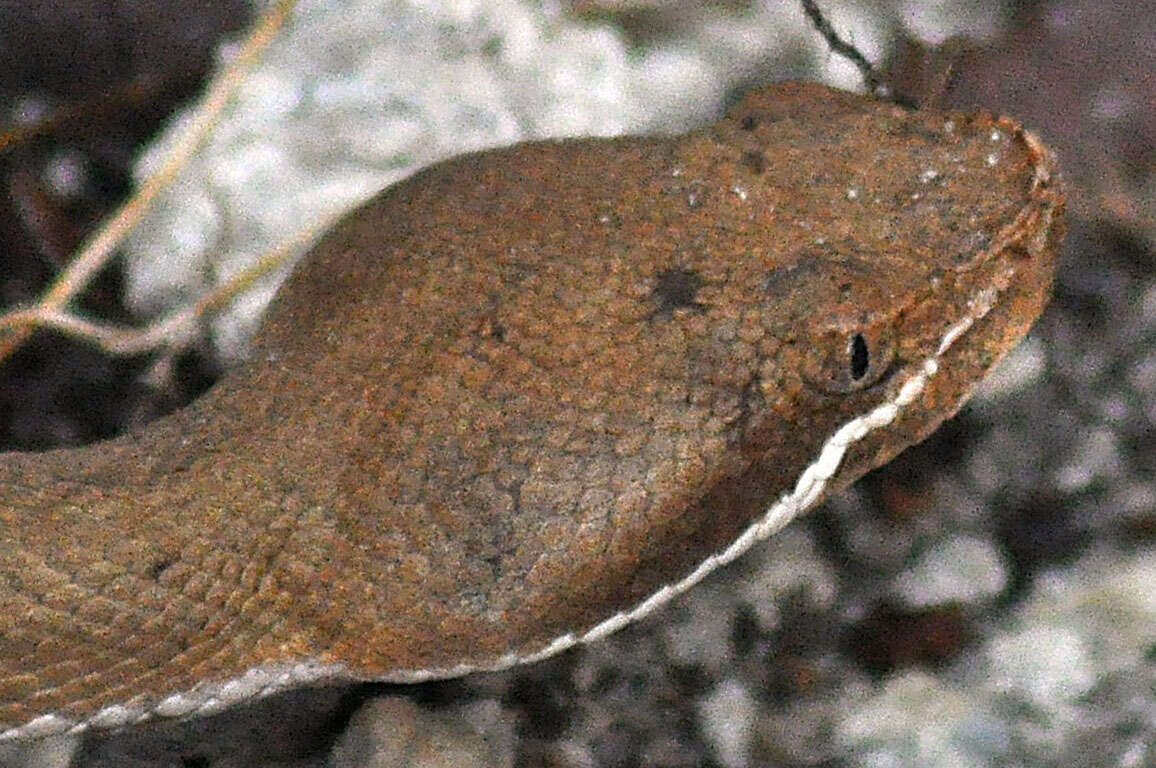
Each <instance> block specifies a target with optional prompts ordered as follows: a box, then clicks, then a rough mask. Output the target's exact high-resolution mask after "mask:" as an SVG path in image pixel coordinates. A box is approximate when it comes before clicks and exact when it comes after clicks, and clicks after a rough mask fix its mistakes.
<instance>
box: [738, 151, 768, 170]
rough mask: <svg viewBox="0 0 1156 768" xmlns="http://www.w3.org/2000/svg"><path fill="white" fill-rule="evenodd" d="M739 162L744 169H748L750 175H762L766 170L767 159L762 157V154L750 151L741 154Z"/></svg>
mask: <svg viewBox="0 0 1156 768" xmlns="http://www.w3.org/2000/svg"><path fill="white" fill-rule="evenodd" d="M739 162H740V163H741V164H742V165H743V167H744V168H746V169H748V170H749V171H750V172H751V173H754V174H760V173H762V172H763V169H764V168H766V165H767V159H766V158H765V157H764V156H763V153H762V152H756V151H754V150H750V149H748V150H747V151H745V152H743V155H742V157H741V158H739Z"/></svg>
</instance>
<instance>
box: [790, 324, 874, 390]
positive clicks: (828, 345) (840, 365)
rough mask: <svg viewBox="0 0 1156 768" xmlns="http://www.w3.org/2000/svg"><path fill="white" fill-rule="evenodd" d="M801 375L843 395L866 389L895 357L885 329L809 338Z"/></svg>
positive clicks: (827, 334)
mask: <svg viewBox="0 0 1156 768" xmlns="http://www.w3.org/2000/svg"><path fill="white" fill-rule="evenodd" d="M811 344H812V348H811V354H810V355H809V357H808V359H807V363H806V366H805V369H804V375H805V376H806V378H807V380H808V381H809V382H811V383H812V384H813V385H815V386H816V387H818V388H819V389H822V390H823V391H824V392H830V393H832V394H840V395H841V394H846V393H848V392H857V391H858V390H861V389H866V388H867V387H869V386H871V385H872V384H874V383H876V382H877V381H879V379H881V378H882V377H883V374H885V373H886V372H887V370H888V368H890V366H891V361H892V359H893V358H894V356H895V347H894V345H893V344H892V341H891V334H890V333H889V331H888V329H878V328H874V329H867V328H864V329H860V330H857V331H853V332H851V333H846V332H842V333H839V332H834V331H831V332H829V333H826V334H823V335H822V336H819V337H817V338H813V339H812V340H811Z"/></svg>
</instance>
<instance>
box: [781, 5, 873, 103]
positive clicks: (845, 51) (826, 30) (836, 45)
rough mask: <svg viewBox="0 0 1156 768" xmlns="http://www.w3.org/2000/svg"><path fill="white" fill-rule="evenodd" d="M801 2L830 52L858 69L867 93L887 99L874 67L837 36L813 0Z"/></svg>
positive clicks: (857, 50)
mask: <svg viewBox="0 0 1156 768" xmlns="http://www.w3.org/2000/svg"><path fill="white" fill-rule="evenodd" d="M801 2H802V3H803V13H805V14H806V15H807V18H808V19H810V20H811V24H813V25H814V26H815V30H816V31H818V33H819V34H820V35H822V36H823V39H824V40H826V41H827V45H828V46H830V48H831V50H832V51H834V52H835V53H837V54H839V55H840V56H842V57H844V58H845V59H847V60H849V61H850V62H851V63H852V64H854V65H855V66H856V68H858V70H859V74H860V75H861V76H862V78H863V85H864V86H865V87H866V88H867V92H868V93H870V94H871V95H872V96H875V97H878V98H887V96H888V93H887V86H886V85H885V84H884V82H883V79H882V78H881V77H880V76H879V73H878V72H876V71H875V65H874V64H872V63H871V62H870V61H868V60H867V57H866V56H864V55H863V54H862V53H860V52H859V49H858V48H856V47H855V46H854V45H852V44H851V43H849V42H847V41H846V40H844V39H843V38H841V37H840V36H839V33H838V32H836V31H835V28H834V27H833V26H831V22H829V21H827V17H826V16H824V15H823V12H822V11H821V10H819V6H818V4H817V3H816V2H815V0H801Z"/></svg>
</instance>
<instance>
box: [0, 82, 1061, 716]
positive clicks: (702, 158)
mask: <svg viewBox="0 0 1156 768" xmlns="http://www.w3.org/2000/svg"><path fill="white" fill-rule="evenodd" d="M1063 207H1064V196H1063V192H1062V189H1061V186H1060V183H1059V177H1058V175H1057V173H1056V170H1055V161H1054V158H1053V156H1052V154H1051V153H1050V151H1049V150H1048V149H1047V148H1046V147H1044V146H1043V144H1041V142H1040V141H1039V140H1038V139H1037V138H1036V137H1035V136H1034V135H1032V134H1031V133H1029V132H1027V131H1026V130H1024V129H1023V128H1022V127H1021V126H1020V125H1019V124H1018V123H1016V122H1015V121H1014V120H1011V119H1010V118H1006V117H998V116H994V115H991V114H988V113H985V112H975V113H935V112H925V111H910V110H906V109H903V108H900V107H897V106H895V105H893V104H888V103H884V102H879V101H874V100H871V99H867V98H863V97H860V96H856V95H853V94H848V93H843V92H840V91H835V90H832V89H829V88H826V87H823V86H819V85H815V84H809V83H780V84H777V85H773V86H769V87H766V88H762V89H758V90H756V91H753V92H751V93H750V94H748V95H747V97H746V98H745V99H744V100H743V102H742V103H740V104H739V105H737V106H736V107H735V108H734V109H733V110H732V111H731V113H730V114H729V115H728V116H727V117H725V118H724V119H723V120H722V121H720V122H719V123H716V124H715V125H712V126H709V127H707V128H704V129H702V130H699V131H696V132H694V133H691V134H688V135H686V136H683V137H677V138H662V139H656V138H620V139H613V140H603V139H599V140H595V139H584V140H569V141H554V142H537V143H530V144H523V145H518V146H515V147H511V148H506V149H501V150H494V151H489V152H484V153H478V154H473V155H466V156H463V157H459V158H455V159H452V160H449V161H446V162H444V163H439V164H437V165H434V166H431V167H430V168H427V169H426V170H424V171H422V172H420V173H418V174H417V175H415V176H413V177H411V178H410V179H409V180H407V181H405V182H402V183H401V184H398V185H396V186H394V187H391V188H390V189H387V190H385V191H384V192H382V193H381V194H379V195H378V196H377V197H376V198H374V199H373V200H371V201H370V202H368V203H366V204H365V205H363V206H362V207H360V208H358V209H357V210H355V211H353V212H352V213H350V214H349V215H347V216H346V217H345V218H344V219H343V220H342V221H341V222H339V223H338V224H337V225H336V226H335V227H333V228H332V229H331V230H330V231H329V232H328V233H327V234H326V235H325V236H324V237H323V238H322V239H321V240H320V242H319V243H318V244H317V245H316V246H315V247H314V248H313V250H312V251H311V253H310V254H309V255H308V256H307V257H306V258H305V259H304V261H303V262H302V264H301V266H300V267H299V268H298V269H297V270H296V272H295V273H294V274H293V275H292V276H291V277H290V279H289V280H288V281H287V283H286V285H285V286H284V287H283V288H282V290H281V292H280V293H279V294H278V297H277V299H276V300H275V302H274V305H273V307H272V308H271V310H270V313H269V316H268V317H267V319H266V322H265V325H264V327H263V329H262V331H261V332H260V333H259V335H258V337H257V339H256V340H255V342H254V350H255V354H254V358H253V360H254V361H253V363H252V364H251V365H249V366H248V367H246V368H244V369H243V370H240V371H237V372H235V373H231V374H229V375H228V376H226V377H225V378H224V379H223V380H222V381H221V382H220V383H218V385H217V386H216V387H214V388H213V389H212V390H211V391H210V392H209V393H207V394H206V395H205V396H204V397H202V398H201V399H200V400H198V401H197V402H196V403H194V404H192V405H191V406H189V407H188V408H186V409H184V410H182V411H180V412H178V413H177V414H173V415H172V416H170V417H166V418H164V419H161V420H159V421H157V422H154V423H153V424H150V425H148V426H146V427H144V428H142V429H139V430H136V431H134V432H132V433H130V434H128V435H124V436H122V437H119V438H116V439H114V440H111V441H107V442H105V443H101V444H98V445H94V446H87V447H83V448H76V449H67V450H57V451H49V452H45V453H40V454H31V453H10V454H4V455H2V456H0V739H31V738H38V737H43V736H47V735H50V734H54V733H62V732H63V733H78V732H81V731H84V730H86V729H90V728H115V727H123V726H128V725H133V724H136V723H139V722H142V721H145V720H148V719H150V718H157V717H165V718H171V717H191V716H197V715H203V714H208V713H212V712H216V711H219V710H221V709H223V708H226V707H229V706H232V705H234V704H238V703H241V702H244V701H248V700H250V699H253V698H255V697H258V696H263V695H267V694H269V693H272V692H274V691H277V690H282V689H285V688H288V687H293V686H297V685H304V684H311V683H320V682H328V681H334V680H342V679H345V680H368V679H372V680H384V681H392V682H416V681H421V680H429V679H435V678H444V677H453V676H457V675H463V674H467V673H470V672H474V671H480V670H498V669H504V668H508V667H511V666H513V665H516V664H523V663H528V662H532V661H536V660H539V659H542V658H545V657H547V656H550V655H552V654H555V653H558V652H559V651H562V650H565V649H567V648H570V647H571V646H574V645H576V644H580V643H586V642H591V641H595V640H598V639H600V638H602V637H605V636H606V635H608V634H610V633H612V632H614V631H616V630H618V629H620V628H621V627H622V626H625V625H626V624H629V623H631V622H633V621H635V620H637V619H639V618H641V617H643V616H645V615H647V614H649V613H651V612H653V611H654V610H655V609H657V608H659V607H660V606H661V605H663V604H665V603H666V602H668V601H669V600H670V599H671V598H673V597H674V596H675V595H677V594H679V593H681V592H683V591H685V590H686V589H688V588H690V587H691V586H693V585H694V584H695V583H697V582H698V581H700V580H701V579H702V578H703V577H704V576H706V574H708V573H709V572H711V571H712V570H714V569H715V568H717V567H718V566H720V565H723V564H725V563H727V562H730V561H732V560H734V559H735V558H736V557H738V556H739V555H740V554H742V553H743V552H744V551H745V550H747V549H748V548H749V547H750V546H751V545H753V544H754V543H755V542H757V541H759V540H761V539H764V538H766V537H767V536H769V535H771V534H773V533H774V532H775V531H777V530H778V529H780V528H781V527H782V526H783V525H785V524H786V523H787V522H789V521H790V520H791V519H793V518H794V517H796V516H798V515H799V514H801V513H803V512H804V511H806V510H807V509H809V508H811V507H813V506H814V505H815V504H817V503H818V502H819V501H820V500H822V499H823V498H824V497H825V496H827V495H829V494H830V493H832V492H834V491H836V490H838V489H840V488H842V487H844V486H846V485H847V484H848V483H850V482H851V481H853V480H854V479H856V478H857V477H859V476H861V475H862V474H864V473H865V472H867V471H869V470H870V469H872V468H873V467H876V466H879V465H880V464H882V463H885V462H886V461H888V460H890V459H891V458H892V457H893V456H895V455H896V454H897V453H899V452H900V451H901V450H903V449H904V448H905V447H907V446H908V445H911V444H913V443H915V442H918V441H919V440H922V439H923V438H924V437H926V436H927V435H928V434H929V433H930V432H931V431H933V430H934V429H935V428H936V427H937V426H938V425H939V424H940V423H941V422H942V421H943V420H944V419H946V418H948V417H949V416H951V415H952V414H954V413H955V412H956V411H957V410H958V408H959V407H960V405H961V404H962V403H963V402H964V401H965V400H966V398H967V397H968V395H969V394H970V392H971V391H972V389H973V388H974V387H975V385H976V384H977V383H978V382H979V380H980V379H981V378H982V377H983V376H984V375H985V374H986V372H987V371H988V370H990V368H991V367H992V366H993V365H994V364H995V363H996V362H997V361H998V360H999V359H1000V358H1001V357H1002V356H1003V355H1004V354H1006V353H1007V351H1008V350H1010V349H1011V348H1012V347H1013V346H1014V345H1015V344H1016V343H1018V341H1019V340H1020V339H1021V338H1022V337H1023V335H1024V334H1025V333H1026V332H1027V331H1028V329H1029V328H1030V326H1031V324H1032V323H1033V322H1034V320H1035V318H1036V317H1037V316H1038V315H1039V313H1040V311H1041V310H1042V309H1043V307H1044V306H1045V304H1046V302H1047V299H1048V296H1049V294H1050V289H1051V283H1052V279H1053V274H1054V269H1055V255H1056V251H1057V249H1058V246H1059V242H1060V240H1061V238H1062V235H1063V230H1064V227H1063V220H1062V218H1063V217H1062V213H1063Z"/></svg>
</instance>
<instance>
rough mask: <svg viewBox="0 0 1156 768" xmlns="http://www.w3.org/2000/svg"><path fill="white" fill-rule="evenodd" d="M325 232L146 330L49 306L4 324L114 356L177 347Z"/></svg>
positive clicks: (288, 242) (286, 245) (271, 255)
mask: <svg viewBox="0 0 1156 768" xmlns="http://www.w3.org/2000/svg"><path fill="white" fill-rule="evenodd" d="M323 228H324V223H317V224H314V225H313V226H310V227H307V228H306V229H304V230H302V231H300V232H298V233H296V234H295V235H293V236H292V237H289V238H287V239H285V240H283V241H282V242H280V243H278V244H277V245H276V246H275V247H273V248H272V249H270V250H268V251H266V252H265V253H264V254H263V255H262V256H261V258H259V259H258V260H257V261H255V262H253V263H252V264H250V265H249V266H247V267H245V268H244V269H243V270H241V271H240V272H238V273H237V274H235V275H233V276H232V277H231V278H229V279H228V280H226V281H224V282H223V283H221V284H220V285H217V286H216V287H214V288H213V289H212V290H210V291H208V292H207V293H206V294H205V295H204V296H202V297H201V298H200V299H198V300H197V301H196V302H194V303H193V304H191V305H188V306H186V307H182V308H180V309H176V310H173V311H172V312H170V313H169V314H167V315H165V316H164V317H161V318H158V319H157V320H154V321H153V322H151V323H149V324H148V325H147V326H145V327H143V328H127V327H124V326H116V325H108V324H106V323H101V322H97V321H92V320H87V319H85V318H82V317H79V316H77V315H74V314H70V313H69V312H66V311H61V310H58V309H53V308H51V307H46V306H43V305H37V306H34V307H29V308H26V309H19V310H14V311H12V312H9V313H8V314H6V315H5V316H4V317H3V322H4V323H5V324H7V325H9V326H10V327H18V328H30V329H31V328H37V327H42V328H51V329H52V330H54V331H58V332H59V333H62V334H65V335H67V336H71V337H73V338H76V339H80V340H82V341H86V342H88V343H90V344H93V345H94V346H96V347H99V348H100V349H101V350H103V351H104V352H107V353H108V354H110V355H137V354H142V353H144V352H149V351H152V350H156V349H163V348H166V347H177V346H180V345H181V344H182V343H183V340H184V339H186V338H187V337H188V336H189V335H190V333H191V331H192V326H193V325H194V324H195V323H197V322H199V321H203V320H204V319H206V318H209V317H212V316H213V315H216V314H218V313H219V312H221V311H223V310H225V309H227V308H228V307H229V305H230V304H231V303H232V301H233V299H234V298H236V297H237V296H238V295H240V294H242V293H244V292H245V291H247V290H248V289H249V288H251V287H252V286H253V284H254V283H256V282H257V281H258V280H260V279H261V278H263V277H265V276H267V275H269V274H270V273H272V272H274V271H275V270H276V269H277V268H278V267H280V266H282V265H283V264H284V263H285V262H286V261H287V260H288V259H289V257H290V256H292V255H294V254H295V253H297V252H299V251H300V250H302V249H303V248H304V246H305V245H306V244H307V243H309V242H310V241H312V240H313V239H315V238H316V237H317V234H318V233H319V232H320V231H321V230H322V229H323Z"/></svg>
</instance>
